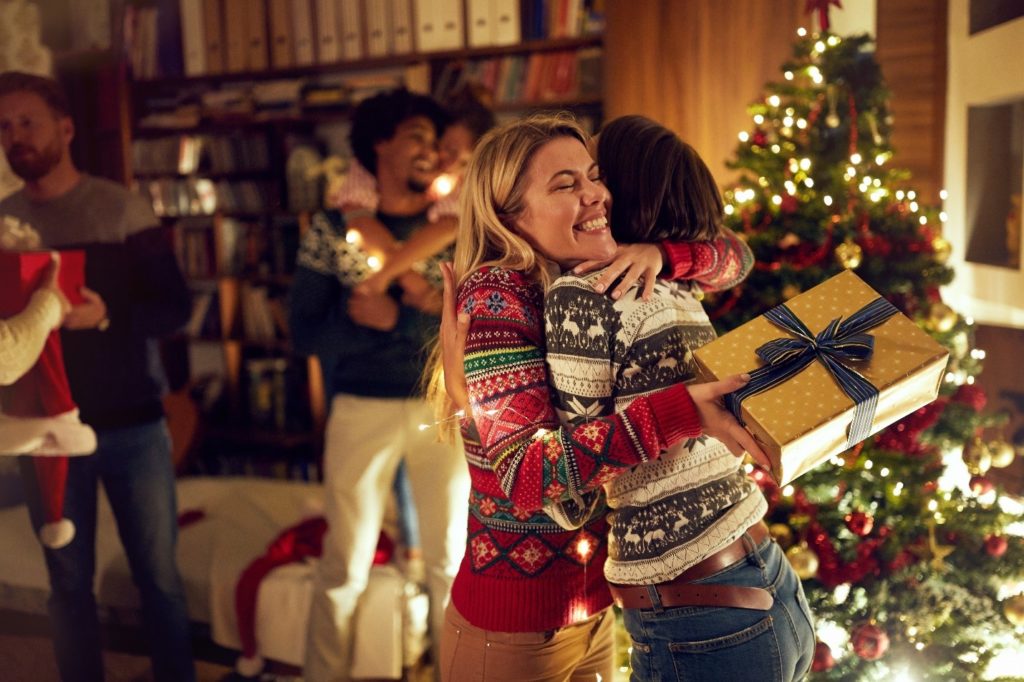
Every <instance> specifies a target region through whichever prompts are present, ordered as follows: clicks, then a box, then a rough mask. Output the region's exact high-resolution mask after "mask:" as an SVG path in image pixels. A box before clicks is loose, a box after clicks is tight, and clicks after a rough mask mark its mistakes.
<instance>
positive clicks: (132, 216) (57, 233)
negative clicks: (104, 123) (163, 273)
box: [0, 175, 158, 249]
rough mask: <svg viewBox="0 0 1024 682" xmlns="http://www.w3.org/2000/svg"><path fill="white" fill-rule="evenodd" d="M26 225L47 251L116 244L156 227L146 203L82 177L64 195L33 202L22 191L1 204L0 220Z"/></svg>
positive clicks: (107, 182)
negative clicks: (88, 245) (5, 218)
mask: <svg viewBox="0 0 1024 682" xmlns="http://www.w3.org/2000/svg"><path fill="white" fill-rule="evenodd" d="M5 215H10V216H14V217H15V218H17V219H18V220H20V221H21V222H23V223H28V224H29V225H31V226H32V227H33V228H34V229H35V230H36V231H37V232H38V233H39V236H40V238H41V239H42V242H43V246H44V247H47V248H55V249H56V248H61V247H63V246H68V245H70V244H83V243H103V244H120V243H122V242H124V240H125V239H127V238H128V236H130V235H132V234H135V233H136V232H140V231H141V230H144V229H146V228H149V227H154V226H156V225H157V224H158V221H157V218H156V216H155V215H154V214H153V209H152V208H151V207H150V205H149V202H148V201H146V199H145V198H143V197H141V196H139V195H138V194H134V193H132V192H129V191H128V190H127V189H125V188H124V186H122V185H119V184H117V183H116V182H113V181H111V180H107V179H105V178H97V177H93V176H91V175H82V180H81V182H79V183H78V184H77V185H75V186H74V187H73V188H71V190H69V191H68V192H65V193H64V194H63V195H61V196H59V197H57V198H55V199H48V200H47V201H45V202H34V201H32V200H31V199H30V198H29V197H28V195H27V194H26V193H25V191H24V190H21V191H18V192H15V193H14V194H12V195H11V196H9V197H7V198H6V199H4V200H3V201H0V216H5Z"/></svg>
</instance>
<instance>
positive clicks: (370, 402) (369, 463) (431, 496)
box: [304, 395, 469, 682]
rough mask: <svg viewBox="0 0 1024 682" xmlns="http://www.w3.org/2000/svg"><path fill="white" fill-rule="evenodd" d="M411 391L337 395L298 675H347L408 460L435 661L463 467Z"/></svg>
mask: <svg viewBox="0 0 1024 682" xmlns="http://www.w3.org/2000/svg"><path fill="white" fill-rule="evenodd" d="M433 422H434V418H433V413H432V411H431V409H430V407H429V405H428V404H427V403H426V402H425V401H423V400H418V399H394V398H366V397H361V396H353V395H337V396H335V397H334V400H333V401H332V403H331V411H330V416H329V417H328V420H327V428H326V433H325V442H324V488H325V502H326V503H325V510H324V513H325V516H326V518H327V523H328V530H327V534H326V536H325V537H324V543H323V556H322V557H321V559H320V562H319V564H318V569H317V574H316V578H315V585H314V592H313V604H312V608H311V610H310V620H309V629H308V632H307V638H306V662H305V669H304V678H305V679H306V680H308V681H309V682H328V681H334V680H348V679H349V669H350V667H351V661H352V649H353V640H354V638H355V637H358V636H359V633H357V632H352V631H351V630H352V628H351V624H352V623H353V622H354V618H353V614H354V613H355V610H356V608H357V606H358V603H359V597H360V595H362V594H363V592H364V591H365V589H366V584H367V580H368V579H369V575H370V568H371V566H372V565H373V555H374V551H375V549H376V547H377V538H378V536H379V534H380V529H381V523H382V521H383V518H384V510H385V508H386V506H387V503H388V498H389V496H390V495H391V485H392V482H393V481H394V478H395V469H396V468H397V467H398V463H399V461H400V460H402V459H403V458H404V459H405V463H406V469H407V472H408V476H409V482H410V483H411V484H412V492H413V499H414V502H415V505H416V513H417V516H418V518H419V525H420V536H421V539H422V548H423V562H424V565H425V568H426V576H427V590H428V592H429V594H430V627H431V633H432V642H433V644H432V648H433V651H434V660H435V661H436V660H439V659H438V658H437V655H438V649H437V643H438V641H439V639H440V637H441V632H442V631H443V630H444V611H445V607H446V606H447V604H448V598H449V591H450V588H451V584H452V580H453V579H454V578H455V573H456V572H457V571H458V568H459V563H460V562H461V561H462V555H463V552H464V551H465V548H466V515H467V511H468V500H469V470H468V468H467V467H466V463H465V458H464V457H463V455H462V452H461V447H453V446H451V445H448V444H447V443H438V442H437V429H436V428H428V429H421V428H420V426H421V425H422V424H432V423H433Z"/></svg>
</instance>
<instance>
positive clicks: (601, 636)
mask: <svg viewBox="0 0 1024 682" xmlns="http://www.w3.org/2000/svg"><path fill="white" fill-rule="evenodd" d="M444 615H445V619H444V634H443V636H442V638H441V658H440V666H439V667H440V669H441V682H525V681H526V680H529V682H599V681H601V680H603V681H604V682H612V679H613V677H612V676H613V675H614V669H615V660H614V659H615V641H614V638H613V636H612V626H613V624H614V622H615V618H614V617H613V616H612V611H611V609H610V608H608V609H605V610H604V611H601V612H600V613H597V614H595V615H594V616H591V617H590V618H588V619H587V620H585V621H583V622H581V623H576V624H574V625H569V626H566V627H564V628H559V629H557V630H552V631H550V632H489V631H487V630H481V629H480V628H478V627H474V626H473V625H470V623H469V621H467V620H466V619H465V618H463V617H462V614H460V613H459V612H458V610H457V609H456V608H455V606H454V605H452V604H449V605H448V609H447V610H446V611H445V614H444Z"/></svg>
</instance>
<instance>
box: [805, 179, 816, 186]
mask: <svg viewBox="0 0 1024 682" xmlns="http://www.w3.org/2000/svg"><path fill="white" fill-rule="evenodd" d="M804 184H805V185H807V186H808V187H814V180H813V179H812V178H804Z"/></svg>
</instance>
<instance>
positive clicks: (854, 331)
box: [725, 298, 898, 446]
mask: <svg viewBox="0 0 1024 682" xmlns="http://www.w3.org/2000/svg"><path fill="white" fill-rule="evenodd" d="M897 312H898V311H897V310H896V308H895V306H893V304H891V303H889V302H888V301H887V300H885V299H884V298H876V299H875V300H873V301H872V302H871V303H868V304H867V305H866V306H864V307H863V308H861V309H860V310H858V311H857V312H855V313H853V314H852V315H850V316H849V317H847V318H846V319H845V320H843V319H842V318H841V317H837V318H836V319H834V320H832V321H831V322H829V323H828V325H827V326H826V327H825V329H823V330H822V331H821V332H820V333H819V334H818V335H817V336H815V335H814V334H813V333H811V331H810V330H809V329H808V328H807V325H805V324H804V323H803V322H801V321H800V318H798V317H797V316H796V315H794V314H793V311H792V310H790V309H789V308H788V307H786V304H785V303H783V304H781V305H777V306H775V307H774V308H772V309H771V310H769V311H768V312H767V313H765V314H764V316H765V317H766V318H767V319H768V321H769V322H771V323H772V324H774V325H776V326H777V327H781V328H782V329H783V330H784V331H787V332H789V333H790V334H792V335H793V337H784V338H781V339H775V340H773V341H769V342H768V343H765V344H764V345H762V346H760V347H759V348H758V349H757V351H755V352H756V353H757V355H758V357H760V358H761V359H762V360H764V361H765V363H766V364H765V365H763V366H761V367H758V368H757V369H755V370H753V371H751V372H750V381H749V382H747V385H746V386H744V387H743V388H741V389H739V390H738V391H734V392H732V393H730V394H728V395H726V396H725V406H726V407H727V408H728V409H729V410H730V411H731V412H732V413H733V415H735V417H736V419H737V420H738V421H739V422H740V424H744V422H743V418H742V416H741V410H740V404H741V403H742V402H743V401H744V400H745V399H747V398H749V397H750V396H752V395H757V394H758V393H761V392H763V391H767V390H768V389H770V388H773V387H775V386H778V385H779V384H781V383H782V382H784V381H786V380H788V379H789V378H790V377H792V376H793V375H795V374H797V373H798V372H799V371H800V370H802V369H803V368H804V367H806V366H807V365H809V364H811V363H812V362H814V361H815V360H818V361H820V362H821V363H822V364H823V365H825V369H827V370H828V371H829V373H830V374H831V375H832V377H833V378H834V379H835V380H836V383H837V384H839V388H841V389H842V390H843V392H844V393H845V394H846V395H848V396H849V397H850V399H851V400H853V402H854V404H855V405H856V409H855V410H854V414H853V423H852V424H851V425H850V430H849V433H848V435H847V445H848V446H853V445H855V444H857V443H859V442H860V441H862V440H864V439H865V438H867V437H868V434H870V433H871V422H872V421H874V418H875V409H876V408H877V407H878V389H877V388H875V387H874V386H873V385H872V384H871V382H870V381H868V380H867V379H865V378H864V376H863V375H861V374H860V373H859V372H857V371H856V370H855V369H853V368H852V367H850V366H849V364H848V363H850V362H854V361H863V360H868V359H870V358H871V355H872V353H874V348H875V338H874V336H872V335H871V334H866V333H864V332H865V331H866V330H868V329H871V328H873V327H876V326H878V325H880V324H881V323H882V322H885V321H886V320H887V319H889V318H890V317H892V316H893V315H894V314H896V313H897ZM840 320H842V321H840ZM744 426H745V424H744Z"/></svg>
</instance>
